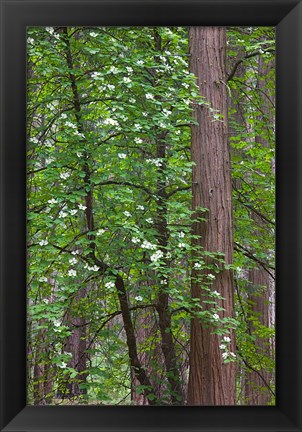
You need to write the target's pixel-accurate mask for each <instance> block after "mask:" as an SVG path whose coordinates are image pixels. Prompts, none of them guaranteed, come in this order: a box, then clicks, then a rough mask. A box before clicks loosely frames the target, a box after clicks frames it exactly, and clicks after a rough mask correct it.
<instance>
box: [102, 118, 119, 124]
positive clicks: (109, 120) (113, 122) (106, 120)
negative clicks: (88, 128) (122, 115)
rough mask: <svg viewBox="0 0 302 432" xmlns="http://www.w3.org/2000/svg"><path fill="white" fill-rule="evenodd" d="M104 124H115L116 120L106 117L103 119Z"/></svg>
mask: <svg viewBox="0 0 302 432" xmlns="http://www.w3.org/2000/svg"><path fill="white" fill-rule="evenodd" d="M104 125H111V126H117V125H118V122H117V121H116V120H114V119H112V118H106V119H105V120H104Z"/></svg>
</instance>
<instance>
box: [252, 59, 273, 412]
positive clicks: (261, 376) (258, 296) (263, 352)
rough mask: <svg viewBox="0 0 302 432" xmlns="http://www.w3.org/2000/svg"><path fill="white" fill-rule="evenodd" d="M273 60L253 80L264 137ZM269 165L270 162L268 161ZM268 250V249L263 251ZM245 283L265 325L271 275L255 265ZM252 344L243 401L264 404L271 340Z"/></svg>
mask: <svg viewBox="0 0 302 432" xmlns="http://www.w3.org/2000/svg"><path fill="white" fill-rule="evenodd" d="M274 67H275V65H274V63H273V62H268V64H265V61H264V59H263V57H262V56H260V57H259V62H258V73H259V79H258V83H257V90H258V92H259V102H260V109H261V111H262V118H260V119H259V120H262V121H263V117H264V120H265V119H266V127H267V129H268V130H267V132H266V134H267V136H268V137H269V136H270V135H272V136H273V131H272V130H271V131H270V130H269V128H271V127H272V125H273V124H274V118H273V117H272V112H273V111H272V107H273V106H274V98H273V96H272V95H271V94H269V91H267V88H266V87H267V82H266V81H267V75H268V74H269V73H270V71H271V69H274ZM256 142H257V143H259V144H262V145H263V146H264V147H268V146H269V142H268V140H267V139H264V138H263V137H262V136H257V137H256ZM272 166H273V162H272ZM251 218H252V219H253V220H254V222H255V225H256V226H258V227H259V228H260V231H261V230H263V228H264V229H265V222H264V220H263V219H261V218H260V217H259V216H258V215H257V214H256V213H254V212H252V214H251ZM259 235H261V232H257V230H256V231H255V236H256V237H257V236H259ZM267 252H268V251H267ZM249 282H250V284H251V287H252V293H250V294H249V296H248V299H249V303H250V305H251V308H252V315H253V316H256V317H257V318H258V320H259V322H260V324H261V325H263V326H265V327H269V325H270V314H271V310H270V309H271V308H270V304H271V284H272V281H271V278H270V275H269V274H268V273H267V272H266V271H265V270H264V269H263V268H262V267H258V268H255V269H252V270H250V271H249ZM254 330H255V329H254V328H253V325H252V324H250V332H251V333H253V332H254ZM255 347H256V351H257V359H258V361H257V363H258V364H257V372H255V371H251V372H247V374H246V378H245V401H246V403H247V404H248V405H267V404H268V403H269V402H270V400H271V398H272V394H271V392H270V391H269V389H268V387H267V385H270V384H271V380H272V378H273V374H272V373H271V372H270V371H268V370H266V369H265V367H264V365H263V362H264V361H263V358H265V357H270V356H272V341H271V340H268V339H264V338H259V337H257V338H256V341H255Z"/></svg>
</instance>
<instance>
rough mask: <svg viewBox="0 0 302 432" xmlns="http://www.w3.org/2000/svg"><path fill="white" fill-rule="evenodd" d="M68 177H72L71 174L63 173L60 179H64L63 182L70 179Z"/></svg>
mask: <svg viewBox="0 0 302 432" xmlns="http://www.w3.org/2000/svg"><path fill="white" fill-rule="evenodd" d="M68 177H70V173H68V172H62V173H61V174H60V178H61V179H63V180H66V179H68Z"/></svg>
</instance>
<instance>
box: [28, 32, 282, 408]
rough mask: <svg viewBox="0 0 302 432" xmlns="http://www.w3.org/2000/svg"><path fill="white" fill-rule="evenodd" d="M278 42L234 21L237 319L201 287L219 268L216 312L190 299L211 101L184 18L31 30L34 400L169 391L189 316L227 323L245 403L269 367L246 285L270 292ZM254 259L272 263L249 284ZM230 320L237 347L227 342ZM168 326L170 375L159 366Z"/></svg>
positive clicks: (231, 88)
mask: <svg viewBox="0 0 302 432" xmlns="http://www.w3.org/2000/svg"><path fill="white" fill-rule="evenodd" d="M273 49H274V31H273V30H272V29H270V28H254V29H251V28H230V29H228V68H229V70H230V77H229V78H230V79H229V81H228V82H226V83H223V84H224V85H226V86H227V88H228V93H229V123H230V134H229V135H230V144H231V146H232V178H233V186H234V195H233V198H234V203H233V208H234V228H235V239H234V241H235V243H234V245H235V246H234V250H235V257H234V265H233V268H234V277H235V286H236V294H235V296H236V297H235V300H236V316H235V317H228V318H224V319H219V306H218V304H217V299H219V296H220V294H219V293H217V292H215V291H214V292H212V291H211V278H215V274H216V273H217V272H219V266H217V265H216V264H213V265H212V266H211V268H210V269H208V270H209V271H210V276H209V280H208V282H203V287H202V289H205V290H208V291H209V292H210V293H211V296H212V300H211V304H212V308H211V309H210V312H209V310H207V311H203V310H202V308H200V310H196V305H197V302H196V300H195V299H194V298H191V295H190V285H191V270H192V268H195V269H201V270H202V269H203V268H204V265H205V264H204V260H203V257H205V256H206V255H207V254H209V252H208V251H204V250H199V251H196V250H195V253H194V256H196V252H198V254H199V256H200V259H199V260H198V262H196V260H195V259H194V260H193V259H192V251H193V249H194V248H193V246H192V231H191V227H192V222H193V220H194V217H193V215H192V212H191V200H192V196H191V193H192V192H191V182H192V180H191V170H192V162H191V155H190V125H191V124H192V123H193V119H192V116H191V114H192V105H193V104H200V105H203V104H207V101H204V100H201V98H200V97H199V96H198V88H197V86H196V84H195V77H194V76H193V75H192V74H190V73H189V70H188V38H187V30H186V29H185V28H180V27H177V28H167V27H156V28H138V27H135V28H116V27H104V28H102V27H97V28H51V27H49V28H48V27H47V28H42V27H39V28H29V29H28V106H27V116H28V120H27V135H28V147H27V148H28V183H27V187H28V221H29V222H28V401H29V403H30V404H33V403H35V404H43V403H51V404H62V403H63V404H64V403H100V404H119V403H121V404H131V403H143V401H142V400H143V397H144V396H147V399H148V400H149V401H152V400H153V401H155V403H157V404H169V403H170V402H171V397H172V400H173V392H174V393H175V390H174V387H173V380H174V381H175V380H181V383H180V386H181V388H182V390H183V393H184V394H185V393H186V386H187V375H188V367H189V359H188V349H189V337H190V319H191V317H192V316H193V315H194V316H198V317H199V318H200V319H201V320H204V322H205V323H207V325H210V326H212V327H213V332H215V333H217V334H219V335H220V336H221V340H222V348H221V350H222V355H223V354H224V353H225V354H224V355H223V359H224V361H225V362H229V361H237V362H238V404H245V403H246V400H245V398H244V396H242V388H243V382H244V377H245V374H246V373H247V372H249V371H251V370H254V371H255V370H256V371H258V372H259V374H261V373H262V371H263V370H265V371H269V372H272V373H273V372H274V352H273V346H274V344H273V338H274V322H273V315H274V314H273V305H272V304H268V305H267V306H268V308H269V311H270V312H269V313H270V314H271V317H272V319H271V321H270V323H269V325H263V324H262V320H261V316H259V314H258V313H257V312H255V311H254V308H253V300H252V299H251V298H250V294H251V292H252V293H253V294H255V292H256V295H259V296H261V295H262V294H261V293H262V292H263V290H268V289H270V292H271V294H270V302H271V303H273V301H274V288H273V287H274V284H273V277H274V222H275V220H274V171H273V168H272V165H273V160H274V148H275V142H274V103H273V101H274V85H275V83H274V68H273V67H272V68H271V69H270V71H269V73H264V72H263V70H264V69H265V67H267V65H269V64H273V62H274V51H273ZM239 59H243V61H242V62H241V61H240V62H238V60H239ZM260 59H261V62H262V69H261V70H260V69H259V64H260ZM237 63H238V64H237ZM236 64H237V66H238V67H236V66H235V65H236ZM234 67H235V69H236V70H235V69H233V68H234ZM231 71H233V72H231ZM239 72H240V73H239ZM261 80H262V83H263V85H260V84H259V82H261ZM263 95H264V96H263ZM264 99H267V100H268V103H264ZM210 112H211V114H212V117H213V119H212V121H223V119H221V118H220V115H219V113H217V112H215V110H211V107H210ZM163 191H164V193H163ZM203 210H204V209H201V213H202V211H203ZM252 213H253V214H254V215H255V214H256V215H257V217H252V216H251V215H252ZM214 258H215V260H216V262H221V263H223V256H220V255H219V253H218V254H214ZM255 268H260V269H262V270H263V271H265V272H269V273H270V279H271V281H270V287H268V286H266V287H263V286H259V287H255V286H254V285H252V284H251V282H250V280H249V276H248V273H249V270H251V269H255ZM120 280H122V281H123V287H124V289H125V292H126V300H125V298H124V299H123V300H122V299H121V291H119V288H118V286H117V281H120ZM166 295H167V298H168V309H167V310H168V311H169V317H170V318H171V322H170V323H169V325H167V327H166V328H165V329H164V330H163V331H162V332H161V330H160V325H159V321H158V319H159V318H158V316H159V315H158V307H157V306H158V304H159V302H160V301H161V299H162V298H165V296H166ZM121 301H122V302H123V301H124V303H121ZM125 302H126V303H127V304H126V303H125ZM121 304H124V305H125V304H126V306H127V308H128V310H129V312H130V316H131V321H132V325H133V328H134V333H135V337H136V345H137V352H138V357H139V359H140V362H141V364H142V365H143V369H145V370H146V371H147V373H148V375H149V377H150V380H151V382H152V385H153V387H152V388H151V389H147V391H145V390H146V388H145V386H144V385H142V384H141V383H140V382H138V381H137V379H136V378H135V377H134V376H133V374H132V372H131V368H130V362H129V352H128V351H129V339H128V334H127V336H126V333H127V332H126V333H125V321H124V318H125V314H124V313H122V310H121ZM170 324H171V325H170ZM251 324H252V326H251ZM126 327H127V323H126ZM230 328H234V329H235V331H236V340H237V352H236V355H235V354H234V353H230V352H229V351H228V347H227V345H228V332H229V329H230ZM165 332H166V333H170V334H171V335H172V341H173V344H174V347H175V350H176V359H177V368H178V371H179V376H176V373H175V370H174V369H173V371H172V369H171V370H167V368H165V360H166V359H165V356H164V355H163V353H162V352H161V342H162V338H163V333H165ZM76 339H77V342H75V341H76ZM259 340H262V341H264V343H265V344H267V345H269V346H270V352H269V354H268V353H267V350H265V349H263V344H262V343H259ZM81 342H82V343H81ZM83 344H84V345H83ZM83 346H84V349H83ZM75 351H77V352H75ZM76 356H80V357H79V358H78V357H77V358H78V360H77V361H75V357H76ZM81 356H82V357H81ZM81 358H82V359H83V358H84V360H85V361H84V366H85V367H83V368H82V369H81V370H79V364H80V363H83V362H81ZM71 383H74V384H76V385H77V384H79V386H78V387H79V389H78V391H74V390H71V388H72V385H71ZM273 383H274V379H273V375H272V377H271V381H270V383H266V384H265V385H263V388H261V389H258V390H257V391H263V392H268V393H269V395H270V403H274V398H273ZM267 384H268V385H267ZM73 389H74V388H73ZM174 396H175V397H176V399H177V397H178V394H174Z"/></svg>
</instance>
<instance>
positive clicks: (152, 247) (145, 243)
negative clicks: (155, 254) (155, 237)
mask: <svg viewBox="0 0 302 432" xmlns="http://www.w3.org/2000/svg"><path fill="white" fill-rule="evenodd" d="M141 247H142V248H143V249H150V250H156V249H157V246H156V245H155V244H152V243H150V242H149V241H147V240H144V241H143V243H142V245H141Z"/></svg>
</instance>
